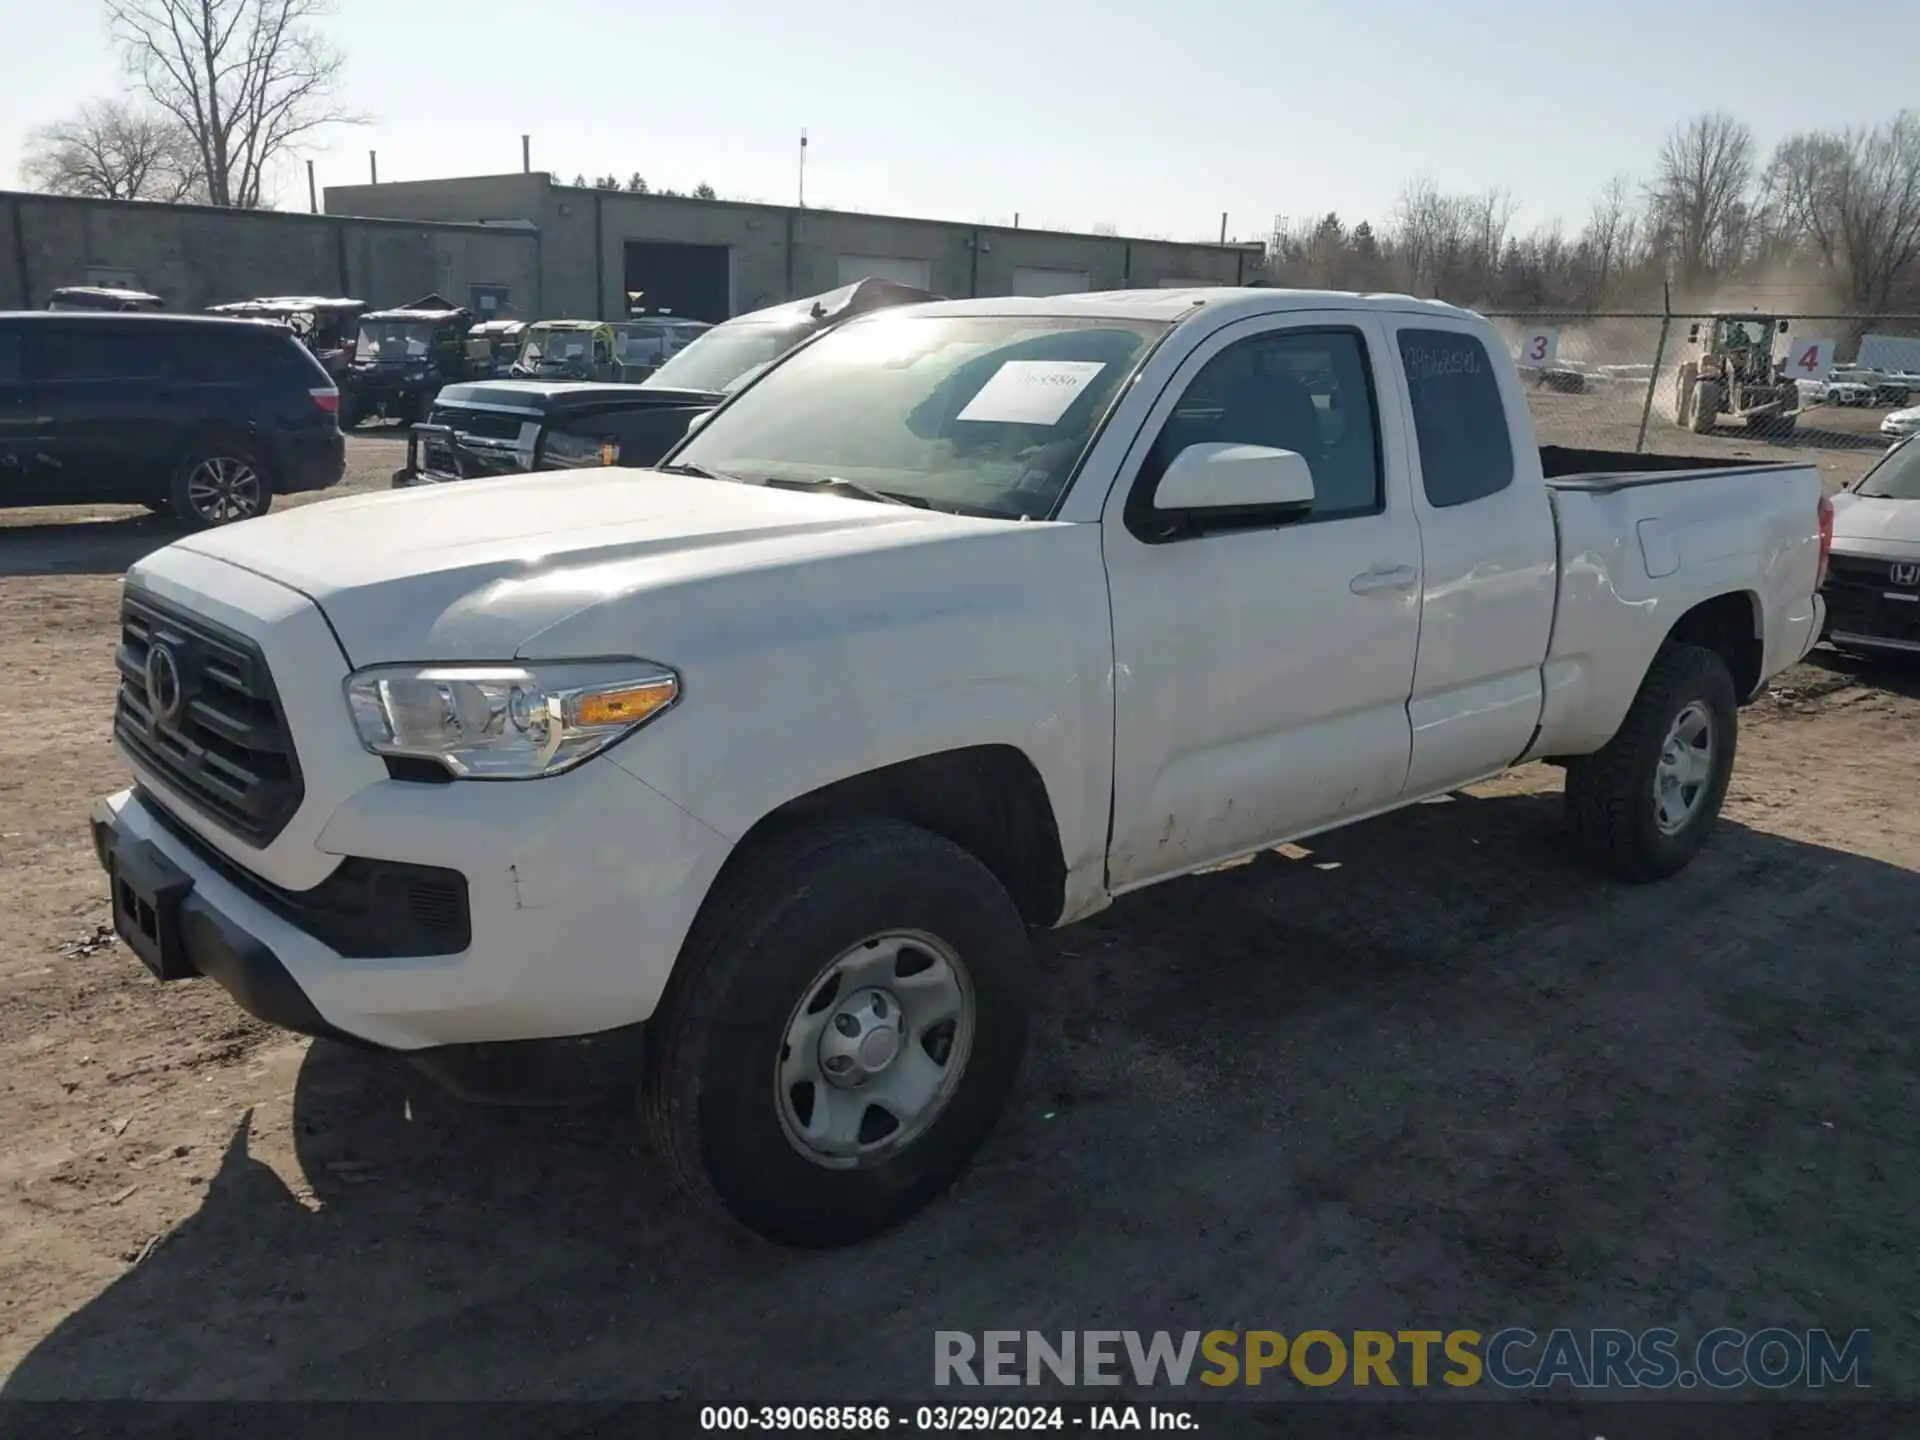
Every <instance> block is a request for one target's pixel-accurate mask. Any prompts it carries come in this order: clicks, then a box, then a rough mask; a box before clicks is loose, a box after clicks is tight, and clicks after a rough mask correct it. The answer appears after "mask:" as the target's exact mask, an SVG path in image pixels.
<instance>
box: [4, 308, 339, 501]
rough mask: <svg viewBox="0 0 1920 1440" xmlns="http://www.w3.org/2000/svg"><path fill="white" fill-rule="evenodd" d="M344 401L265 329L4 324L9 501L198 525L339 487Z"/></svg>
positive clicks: (104, 320)
mask: <svg viewBox="0 0 1920 1440" xmlns="http://www.w3.org/2000/svg"><path fill="white" fill-rule="evenodd" d="M339 411H340V392H339V390H338V389H336V388H335V386H334V383H333V381H332V379H331V378H330V377H329V376H328V375H327V372H326V370H325V368H324V367H323V366H322V365H321V364H320V362H319V361H318V360H316V359H315V358H314V357H313V354H312V352H311V351H309V350H308V349H307V348H306V347H305V346H304V345H302V344H301V343H300V341H299V340H298V339H297V338H296V337H295V336H294V333H293V331H292V330H290V329H289V328H287V327H286V326H284V325H271V324H266V323H263V322H261V321H257V320H213V319H204V318H201V317H198V316H187V315H138V314H113V313H97V314H82V313H78V312H72V313H68V312H54V313H48V312H45V311H36V312H33V313H30V314H11V315H9V314H0V506H16V505H79V504H126V505H145V506H146V507H147V508H148V509H150V510H153V511H155V512H157V513H161V514H167V515H172V516H174V517H175V518H176V519H178V520H180V521H181V522H183V523H185V524H187V525H191V526H193V527H195V528H201V527H205V526H209V525H225V524H227V523H229V522H231V521H234V520H245V519H247V518H248V517H249V516H252V515H259V514H262V513H264V512H265V511H266V508H267V507H268V506H269V505H270V504H272V503H273V497H274V495H275V494H276V493H279V494H285V493H288V492H291V491H295V490H324V489H325V488H326V487H327V486H329V485H332V484H334V483H336V482H337V481H338V480H339V479H340V476H341V473H342V471H343V470H344V469H345V467H346V441H345V440H344V438H343V437H342V436H341V434H340V426H339V423H338V422H339Z"/></svg>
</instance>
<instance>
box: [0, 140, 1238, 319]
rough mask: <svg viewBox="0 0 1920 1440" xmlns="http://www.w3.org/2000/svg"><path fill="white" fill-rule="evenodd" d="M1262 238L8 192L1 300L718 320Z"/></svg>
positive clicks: (329, 200) (517, 184)
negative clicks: (871, 282) (269, 303)
mask: <svg viewBox="0 0 1920 1440" xmlns="http://www.w3.org/2000/svg"><path fill="white" fill-rule="evenodd" d="M1260 256H1261V250H1260V246H1259V245H1257V244H1252V245H1206V244H1176V243H1173V242H1171V241H1165V240H1134V239H1127V238H1125V237H1120V236H1111V235H1076V234H1068V233H1063V232H1059V231H1048V230H1023V229H1015V228H1012V227H1003V226H992V225H956V224H950V223H947V222H945V221H937V220H913V219H904V218H900V217H897V216H887V215H864V214H856V213H853V212H850V211H840V210H814V209H807V210H800V209H795V208H791V207H785V206H778V205H750V204H740V203H735V202H732V201H725V200H694V199H687V198H681V197H677V196H664V195H635V194H629V193H627V192H625V191H612V190H608V191H602V190H592V189H581V188H578V187H575V186H569V185H556V184H554V183H553V179H552V177H551V176H549V175H546V174H543V173H539V172H533V173H523V174H515V175H483V176H475V177H472V178H467V179H453V180H420V181H405V182H400V183H397V184H387V185H348V186H332V187H329V188H328V190H327V192H326V213H325V214H323V215H309V214H301V213H297V212H290V211H272V210H222V209H216V208H212V207H208V206H201V205H160V204H154V203H149V202H144V201H129V200H90V199H76V198H72V197H68V196H58V195H31V194H21V193H17V192H11V191H0V309H38V308H40V307H42V306H44V305H45V304H46V303H47V298H48V296H49V295H50V294H51V293H52V292H53V291H54V290H55V289H56V288H58V287H60V286H62V285H116V286H123V287H127V288H131V289H138V290H147V291H151V292H152V293H154V294H156V295H159V296H161V297H162V298H163V299H164V300H165V301H166V302H167V305H168V308H170V309H174V310H188V311H191V310H198V309H202V308H204V307H205V306H208V305H214V304H219V303H221V302H223V301H228V300H237V299H243V298H245V297H247V296H252V295H288V294H323V295H349V296H354V297H356V298H358V299H362V300H367V301H370V302H372V303H373V304H376V305H395V304H400V303H402V302H404V301H407V300H410V299H413V298H414V297H416V296H419V295H425V294H427V293H429V292H436V293H438V294H442V295H447V296H450V297H453V298H455V299H456V300H458V301H459V302H460V303H463V304H468V305H471V306H472V307H473V308H474V309H475V310H476V311H479V312H481V313H483V314H515V315H518V316H520V317H522V318H538V317H542V316H545V317H554V318H559V317H567V316H572V317H594V318H602V319H613V318H617V317H620V316H624V315H625V314H626V313H627V310H628V301H627V297H628V295H629V294H631V293H635V292H639V293H642V294H643V296H644V299H643V301H642V303H643V304H645V305H646V306H648V307H650V308H656V309H663V310H670V311H672V312H673V313H675V314H680V315H687V316H690V317H693V318H696V319H702V320H724V319H726V318H727V317H728V316H730V315H737V314H740V313H742V312H744V311H747V310H756V309H759V308H760V307H761V306H763V305H771V304H774V303H777V302H779V301H782V300H788V299H793V298H795V297H798V296H801V295H812V294H817V293H818V292H820V291H823V290H830V289H832V288H834V287H835V286H837V285H842V284H845V283H847V282H848V281H851V280H857V279H860V278H862V277H864V276H868V275H878V276H882V277H884V278H887V279H891V280H897V281H900V282H902V283H904V284H909V285H915V286H918V287H920V288H921V289H926V290H933V291H936V292H938V293H940V294H943V295H953V296H969V295H1046V294H1057V293H1061V292H1065V291H1075V290H1107V289H1117V288H1123V287H1139V288H1152V287H1155V286H1162V285H1235V284H1242V283H1251V282H1252V281H1253V280H1254V279H1255V278H1256V277H1257V274H1258V272H1259V267H1260Z"/></svg>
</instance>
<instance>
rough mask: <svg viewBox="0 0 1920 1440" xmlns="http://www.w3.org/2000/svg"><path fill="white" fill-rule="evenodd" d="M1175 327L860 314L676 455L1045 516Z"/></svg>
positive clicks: (775, 480)
mask: <svg viewBox="0 0 1920 1440" xmlns="http://www.w3.org/2000/svg"><path fill="white" fill-rule="evenodd" d="M1165 329H1166V326H1165V325H1164V324H1159V323H1154V322H1145V321H1123V320H1111V319H1086V320H1081V319H1064V318H1061V317H1057V316H1038V315H1021V316H1011V315H1008V316H972V315H968V316H923V315H914V314H898V315H878V316H874V317H872V318H870V319H865V320H856V321H853V322H851V323H849V324H847V325H845V326H843V327H841V328H840V329H838V330H835V331H833V332H832V333H830V334H827V335H824V336H822V337H821V338H820V339H818V340H816V341H815V342H814V343H813V344H811V345H809V346H807V347H806V348H805V349H804V350H801V351H800V352H798V353H797V354H795V355H793V356H791V357H789V358H788V359H787V360H786V361H785V362H784V363H782V364H780V365H777V366H775V367H774V368H773V369H772V370H770V371H768V372H767V374H765V375H764V376H762V377H761V379H760V380H759V381H758V382H757V383H755V384H754V385H753V386H752V387H751V388H749V389H747V390H745V391H743V392H742V393H741V394H740V396H739V397H738V398H737V399H736V400H735V401H734V402H733V403H732V404H730V405H728V406H727V407H726V408H724V409H723V410H721V411H719V412H718V413H717V414H715V416H714V417H713V419H712V420H710V421H709V422H708V423H707V424H706V425H705V426H704V427H703V428H701V429H700V430H699V431H697V432H696V433H695V434H694V436H693V438H692V439H690V440H689V441H688V442H687V443H686V445H685V446H684V447H682V449H681V450H679V451H678V452H677V453H676V454H675V455H674V457H673V459H674V462H675V464H678V465H685V466H688V467H690V468H694V469H699V470H704V471H708V472H711V473H713V474H715V475H722V476H727V477H729V478H734V479H741V480H749V481H755V482H759V483H763V484H766V483H771V484H784V485H808V484H816V485H822V486H825V485H826V484H828V483H830V482H833V481H840V482H843V483H845V484H851V485H858V486H863V487H865V488H867V489H870V490H876V491H880V492H883V493H886V494H889V495H894V496H901V497H908V498H911V499H913V500H916V501H919V502H922V503H925V504H927V505H929V506H931V507H932V508H935V509H947V510H954V511H959V512H962V513H971V514H983V515H1000V516H1005V517H1007V518H1009V519H1019V518H1025V517H1034V516H1043V515H1047V514H1049V513H1051V511H1052V509H1053V506H1054V503H1055V502H1056V501H1057V500H1058V499H1059V498H1060V494H1061V492H1062V491H1063V490H1064V489H1065V487H1066V484H1067V481H1068V479H1069V478H1070V477H1071V475H1072V474H1073V470H1074V467H1075V466H1076V465H1077V464H1078V462H1079V459H1080V455H1081V452H1082V451H1084V450H1085V449H1086V446H1087V443H1088V441H1089V440H1090V439H1091V438H1092V436H1093V431H1094V426H1095V425H1096V424H1098V422H1099V420H1100V417H1101V416H1102V415H1103V414H1104V413H1105V412H1106V408H1107V405H1108V402H1109V401H1110V400H1111V399H1112V397H1113V396H1114V395H1115V394H1116V393H1117V392H1118V390H1119V388H1120V386H1121V384H1122V383H1123V382H1124V381H1125V380H1126V378H1127V377H1128V376H1129V375H1131V374H1132V373H1133V371H1134V369H1135V367H1136V366H1138V364H1139V363H1140V360H1141V359H1142V357H1143V356H1145V354H1146V353H1147V351H1148V349H1149V348H1150V347H1151V345H1152V342H1153V341H1154V340H1155V339H1156V338H1157V337H1158V336H1159V335H1160V334H1161V333H1162V332H1164V331H1165ZM701 343H703V344H704V343H706V342H704V341H703V342H701ZM693 348H695V347H689V350H688V353H691V352H692V349H693ZM669 368H671V367H669Z"/></svg>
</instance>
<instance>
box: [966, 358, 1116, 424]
mask: <svg viewBox="0 0 1920 1440" xmlns="http://www.w3.org/2000/svg"><path fill="white" fill-rule="evenodd" d="M1106 368H1107V367H1106V364H1105V362H1104V361H1100V360H1009V361H1007V362H1006V363H1005V364H1004V365H1002V366H1001V367H1000V368H999V370H997V371H996V372H995V373H994V377H993V378H992V379H991V380H989V381H987V383H986V384H984V385H982V386H981V387H980V389H979V391H978V392H977V393H976V394H975V395H974V397H973V399H971V400H969V401H968V402H967V408H966V409H964V410H962V411H961V412H960V414H959V416H958V418H959V419H961V420H994V421H999V422H1000V423H1001V424H1005V425H1057V424H1059V423H1060V417H1061V416H1062V415H1064V414H1066V413H1067V407H1068V406H1069V405H1071V404H1072V403H1073V401H1074V397H1075V396H1077V395H1078V394H1079V393H1080V392H1081V391H1082V390H1084V389H1086V388H1087V385H1088V384H1089V383H1090V382H1091V381H1092V379H1093V377H1094V376H1096V375H1098V374H1099V373H1100V372H1101V371H1102V370H1104V369H1106Z"/></svg>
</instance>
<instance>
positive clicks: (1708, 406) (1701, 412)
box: [1687, 380, 1720, 435]
mask: <svg viewBox="0 0 1920 1440" xmlns="http://www.w3.org/2000/svg"><path fill="white" fill-rule="evenodd" d="M1719 418H1720V386H1719V385H1718V383H1716V382H1715V381H1712V380H1701V381H1699V382H1697V383H1696V384H1695V385H1694V387H1693V410H1692V413H1691V414H1689V415H1688V416H1687V428H1688V429H1689V430H1691V431H1692V432H1693V433H1694V434H1696V435H1706V434H1708V433H1710V432H1711V431H1712V430H1713V426H1714V422H1715V421H1716V420H1718V419H1719Z"/></svg>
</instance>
